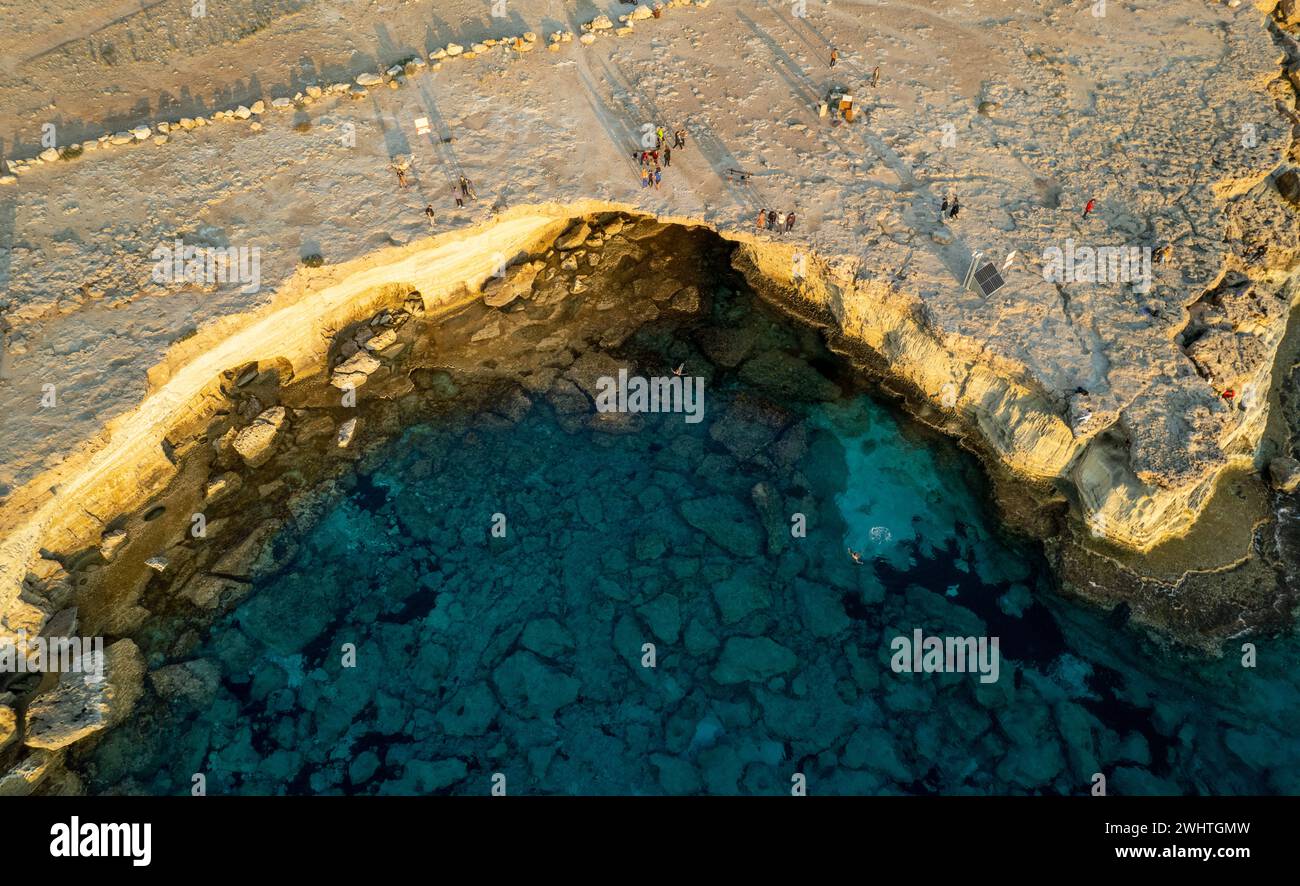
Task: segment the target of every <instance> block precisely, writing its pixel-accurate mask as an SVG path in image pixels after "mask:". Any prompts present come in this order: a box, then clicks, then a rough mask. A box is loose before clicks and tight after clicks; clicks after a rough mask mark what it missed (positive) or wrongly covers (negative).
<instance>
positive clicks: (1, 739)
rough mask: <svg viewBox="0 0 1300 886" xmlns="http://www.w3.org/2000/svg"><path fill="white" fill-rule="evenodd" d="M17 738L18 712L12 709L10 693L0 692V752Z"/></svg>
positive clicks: (12, 703)
mask: <svg viewBox="0 0 1300 886" xmlns="http://www.w3.org/2000/svg"><path fill="white" fill-rule="evenodd" d="M17 738H18V711H16V710H15V709H14V696H13V693H12V692H0V751H3V750H4V749H5V748H7V747H9V745H11V744H13V743H14V740H15V739H17Z"/></svg>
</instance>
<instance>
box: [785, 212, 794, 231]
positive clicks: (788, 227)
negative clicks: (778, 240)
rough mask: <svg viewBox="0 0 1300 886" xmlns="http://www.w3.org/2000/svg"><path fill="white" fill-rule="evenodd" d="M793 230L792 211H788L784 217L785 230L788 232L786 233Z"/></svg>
mask: <svg viewBox="0 0 1300 886" xmlns="http://www.w3.org/2000/svg"><path fill="white" fill-rule="evenodd" d="M793 230H794V212H793V211H791V212H790V213H789V214H788V215H787V216H786V217H785V232H786V233H787V234H788V233H790V232H791V231H793Z"/></svg>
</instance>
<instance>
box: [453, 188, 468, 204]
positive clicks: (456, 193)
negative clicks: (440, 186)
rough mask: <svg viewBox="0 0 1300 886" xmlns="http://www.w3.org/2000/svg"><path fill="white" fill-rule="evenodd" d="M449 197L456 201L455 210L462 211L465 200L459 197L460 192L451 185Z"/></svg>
mask: <svg viewBox="0 0 1300 886" xmlns="http://www.w3.org/2000/svg"><path fill="white" fill-rule="evenodd" d="M451 196H452V197H454V198H455V199H456V208H457V209H464V208H465V198H464V197H462V196H461V195H460V191H458V190H456V186H455V185H452V186H451Z"/></svg>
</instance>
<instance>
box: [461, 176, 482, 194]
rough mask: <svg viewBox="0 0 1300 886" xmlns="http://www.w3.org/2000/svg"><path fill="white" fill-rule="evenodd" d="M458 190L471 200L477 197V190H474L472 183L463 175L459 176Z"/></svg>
mask: <svg viewBox="0 0 1300 886" xmlns="http://www.w3.org/2000/svg"><path fill="white" fill-rule="evenodd" d="M460 192H461V193H462V194H464V195H465V196H466V197H468V198H470V199H471V200H477V199H478V192H477V191H475V190H474V183H473V182H472V181H470V180H469V179H467V178H465V176H463V175H462V176H461V177H460Z"/></svg>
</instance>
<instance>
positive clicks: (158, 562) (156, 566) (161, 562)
mask: <svg viewBox="0 0 1300 886" xmlns="http://www.w3.org/2000/svg"><path fill="white" fill-rule="evenodd" d="M144 565H146V566H148V567H149V568H150V569H152V570H153V571H155V572H163V571H164V570H166V569H167V558H166V557H150V558H149V559H148V560H145V561H144Z"/></svg>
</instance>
